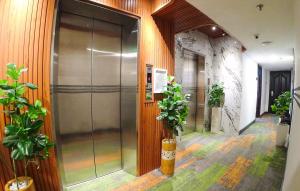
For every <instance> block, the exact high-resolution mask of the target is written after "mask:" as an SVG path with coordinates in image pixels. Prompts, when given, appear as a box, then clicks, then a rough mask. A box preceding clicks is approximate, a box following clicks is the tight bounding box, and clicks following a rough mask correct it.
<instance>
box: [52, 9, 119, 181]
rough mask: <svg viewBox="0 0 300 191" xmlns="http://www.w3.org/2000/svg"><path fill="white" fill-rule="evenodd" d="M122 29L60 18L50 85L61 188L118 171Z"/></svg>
mask: <svg viewBox="0 0 300 191" xmlns="http://www.w3.org/2000/svg"><path fill="white" fill-rule="evenodd" d="M121 34H122V27H121V26H120V25H114V24H110V23H107V22H102V21H98V20H95V19H91V18H87V17H82V16H77V15H73V14H67V13H62V14H61V21H60V29H59V42H58V46H59V47H58V62H57V63H58V64H57V66H54V70H56V73H57V81H55V80H54V84H55V90H54V92H55V97H56V104H55V110H56V111H55V113H56V117H57V118H56V119H55V120H56V126H58V127H57V128H58V131H59V138H58V139H59V144H60V147H61V161H60V163H61V166H62V168H63V179H64V183H65V185H66V186H68V185H72V184H75V183H79V182H83V181H86V180H89V179H93V178H96V177H99V176H102V175H105V174H108V173H111V172H114V171H116V170H120V169H121V166H122V165H121V134H120V132H121V131H120V107H121V106H120V105H121V103H120V86H121V82H120V81H121V69H120V68H121Z"/></svg>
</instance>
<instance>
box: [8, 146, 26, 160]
mask: <svg viewBox="0 0 300 191" xmlns="http://www.w3.org/2000/svg"><path fill="white" fill-rule="evenodd" d="M11 158H13V159H14V160H22V159H24V155H23V154H22V153H21V152H20V150H19V149H18V148H16V149H13V150H12V152H11Z"/></svg>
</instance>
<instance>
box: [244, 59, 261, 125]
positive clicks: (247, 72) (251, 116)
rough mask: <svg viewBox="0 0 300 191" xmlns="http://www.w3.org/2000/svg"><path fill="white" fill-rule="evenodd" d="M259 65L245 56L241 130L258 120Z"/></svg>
mask: <svg viewBox="0 0 300 191" xmlns="http://www.w3.org/2000/svg"><path fill="white" fill-rule="evenodd" d="M257 67H258V65H257V63H255V62H254V61H252V60H251V59H250V58H249V57H248V56H247V55H246V54H243V70H242V71H243V74H242V75H243V77H242V86H243V92H242V101H241V117H240V130H242V129H243V128H245V127H246V126H247V125H249V124H250V123H251V122H253V121H254V120H255V118H256V101H257Z"/></svg>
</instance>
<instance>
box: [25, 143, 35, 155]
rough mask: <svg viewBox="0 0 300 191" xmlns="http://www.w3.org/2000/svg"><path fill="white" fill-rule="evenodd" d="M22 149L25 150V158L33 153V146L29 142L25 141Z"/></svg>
mask: <svg viewBox="0 0 300 191" xmlns="http://www.w3.org/2000/svg"><path fill="white" fill-rule="evenodd" d="M24 148H25V152H24V153H25V155H26V156H30V155H32V152H33V144H32V142H31V141H26V142H25V145H24Z"/></svg>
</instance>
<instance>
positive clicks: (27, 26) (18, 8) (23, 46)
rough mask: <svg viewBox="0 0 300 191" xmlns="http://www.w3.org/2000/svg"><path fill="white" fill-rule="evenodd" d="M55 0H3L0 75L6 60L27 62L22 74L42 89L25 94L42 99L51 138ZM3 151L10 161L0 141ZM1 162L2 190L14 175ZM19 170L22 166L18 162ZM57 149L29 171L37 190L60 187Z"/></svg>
mask: <svg viewBox="0 0 300 191" xmlns="http://www.w3.org/2000/svg"><path fill="white" fill-rule="evenodd" d="M54 5H55V0H0V78H1V79H2V78H6V76H5V71H6V64H7V63H15V64H17V65H18V66H25V67H26V68H28V70H29V71H28V72H27V73H26V74H25V75H24V76H23V77H22V80H23V81H26V82H32V83H34V84H37V85H38V87H39V89H38V90H37V91H35V92H32V91H28V92H26V96H27V97H28V98H29V99H30V100H31V101H32V100H34V99H40V100H42V102H43V104H44V106H45V107H46V108H47V109H48V117H47V118H46V123H45V126H44V128H43V132H44V133H45V134H47V135H48V136H49V137H50V138H51V139H52V138H53V137H52V132H53V131H52V129H51V117H50V116H51V110H50V56H51V55H50V50H51V36H52V22H53V15H54ZM0 110H1V111H0V112H1V114H0V131H1V133H0V141H1V142H2V139H3V132H4V129H3V127H4V124H5V118H4V115H3V113H2V108H1V109H0ZM0 152H1V153H2V154H4V159H5V160H6V161H7V162H8V163H9V168H11V161H10V157H9V153H8V151H7V149H6V148H4V147H3V145H2V144H0ZM9 168H7V167H6V166H5V165H4V164H3V163H2V162H0V187H1V188H0V190H4V185H5V183H6V182H7V181H8V180H9V179H12V178H13V176H12V174H11V172H10V171H9ZM17 169H18V172H19V173H20V174H23V168H22V165H21V164H20V163H18V164H17ZM56 169H57V167H56V159H55V154H54V151H53V150H52V152H51V158H50V159H48V160H45V161H41V165H40V169H39V170H37V169H36V168H35V167H30V168H29V175H30V176H31V177H33V178H34V181H35V182H36V188H37V190H43V191H53V190H59V182H58V174H57V170H56Z"/></svg>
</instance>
